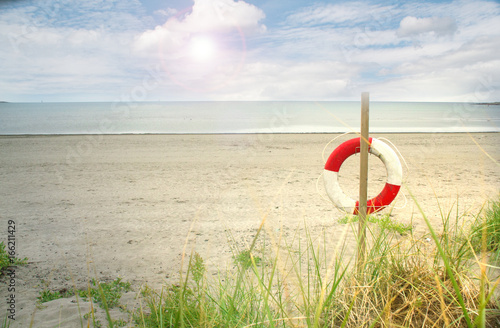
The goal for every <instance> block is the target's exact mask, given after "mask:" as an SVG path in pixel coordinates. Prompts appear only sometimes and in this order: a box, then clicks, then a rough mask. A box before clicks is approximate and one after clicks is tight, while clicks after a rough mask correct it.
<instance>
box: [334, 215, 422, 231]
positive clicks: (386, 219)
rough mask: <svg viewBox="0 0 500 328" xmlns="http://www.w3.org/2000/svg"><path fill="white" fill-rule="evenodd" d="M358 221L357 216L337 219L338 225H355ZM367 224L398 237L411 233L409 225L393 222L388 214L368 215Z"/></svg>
mask: <svg viewBox="0 0 500 328" xmlns="http://www.w3.org/2000/svg"><path fill="white" fill-rule="evenodd" d="M358 221H359V216H357V215H346V216H344V217H343V218H341V219H339V221H338V222H339V223H340V224H347V223H356V222H358ZM368 222H370V223H374V224H377V225H378V227H379V228H380V229H383V230H385V231H390V232H396V233H399V234H400V235H406V234H408V233H410V232H411V230H412V226H411V224H405V223H401V222H394V221H393V220H392V219H391V217H390V214H385V215H382V216H378V215H368Z"/></svg>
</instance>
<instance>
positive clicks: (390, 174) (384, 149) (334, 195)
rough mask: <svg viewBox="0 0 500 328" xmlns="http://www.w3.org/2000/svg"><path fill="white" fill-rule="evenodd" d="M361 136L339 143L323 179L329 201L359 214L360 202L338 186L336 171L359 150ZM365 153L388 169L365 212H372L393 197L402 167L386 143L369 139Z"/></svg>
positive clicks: (398, 186) (379, 208) (382, 206)
mask: <svg viewBox="0 0 500 328" xmlns="http://www.w3.org/2000/svg"><path fill="white" fill-rule="evenodd" d="M360 140H361V138H354V139H350V140H347V141H346V142H344V143H342V144H341V145H340V146H338V147H337V148H336V149H335V150H334V151H333V152H332V153H331V154H330V157H329V158H328V160H327V161H326V164H325V171H324V181H325V188H326V192H327V194H328V197H330V199H331V201H332V202H333V203H334V204H335V206H337V207H338V208H339V209H341V210H344V211H346V212H351V213H354V214H358V211H359V201H355V200H354V199H352V198H351V197H349V196H347V195H346V194H345V193H344V192H343V191H342V188H341V187H340V184H339V180H338V174H339V170H340V167H341V166H342V163H344V161H345V160H346V159H347V158H348V157H350V156H351V155H354V154H356V153H359V151H360ZM368 142H369V147H368V152H369V153H370V154H373V155H375V156H377V157H378V158H380V160H381V161H382V162H383V163H384V165H385V168H386V170H387V181H386V183H385V186H384V189H382V191H381V192H380V194H378V195H377V196H376V197H375V198H372V199H370V200H368V202H367V209H366V213H367V214H370V213H375V212H378V211H380V210H382V209H383V208H384V207H386V206H388V205H389V204H390V203H391V202H392V201H393V200H394V198H396V196H397V194H398V192H399V189H400V188H401V182H402V179H403V168H402V167H401V162H400V161H399V158H398V155H396V153H395V152H394V150H392V148H391V147H389V146H388V145H387V144H386V143H384V142H382V141H380V140H378V139H375V138H369V140H368Z"/></svg>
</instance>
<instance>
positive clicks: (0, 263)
mask: <svg viewBox="0 0 500 328" xmlns="http://www.w3.org/2000/svg"><path fill="white" fill-rule="evenodd" d="M27 263H28V258H27V257H25V258H23V259H19V258H16V257H14V258H12V257H10V256H9V253H8V252H7V250H6V249H5V244H4V243H3V242H0V274H2V273H3V271H4V270H5V269H6V268H8V267H9V266H13V265H25V264H27Z"/></svg>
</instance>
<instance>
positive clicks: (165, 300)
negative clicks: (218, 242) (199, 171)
mask: <svg viewBox="0 0 500 328" xmlns="http://www.w3.org/2000/svg"><path fill="white" fill-rule="evenodd" d="M417 205H418V203H417ZM455 206H456V209H450V210H449V211H448V212H445V211H443V209H441V208H440V213H441V214H440V215H441V224H440V225H439V229H438V228H436V227H434V226H432V225H431V224H430V221H429V220H428V217H427V215H426V213H425V212H424V211H423V209H421V208H420V211H421V214H422V217H423V218H424V221H425V223H426V225H427V228H428V231H429V233H428V234H427V235H419V236H416V235H414V232H413V230H412V229H411V225H401V224H400V223H397V222H394V221H393V220H391V219H390V218H389V216H388V215H384V216H371V219H370V220H369V222H370V223H371V224H369V225H368V238H367V242H368V247H367V256H366V260H365V262H364V263H361V267H360V269H358V267H357V266H355V265H354V263H352V262H354V259H351V258H350V257H348V256H347V254H346V245H345V244H344V243H342V242H340V243H339V244H337V247H336V248H335V249H332V248H331V247H330V246H329V247H327V246H326V243H325V242H324V241H325V240H327V239H328V238H329V237H330V236H327V235H323V236H317V237H313V236H312V234H311V233H310V232H309V230H308V227H307V225H304V227H298V228H297V229H296V231H295V233H293V234H292V235H290V236H288V237H287V238H284V237H283V236H281V235H280V236H275V237H274V239H272V238H269V236H268V235H267V234H265V233H264V228H263V227H264V224H262V225H261V226H260V228H259V230H258V232H257V234H256V236H255V238H254V240H253V241H252V243H251V245H250V246H249V247H248V248H246V249H244V250H237V249H234V250H233V251H234V255H233V261H234V264H235V265H236V266H235V267H234V268H228V269H226V270H225V271H219V272H218V274H216V275H215V276H214V275H213V274H210V275H208V274H207V267H206V264H205V261H204V259H203V258H202V257H201V256H200V255H199V254H198V253H196V252H193V253H192V254H191V255H190V256H189V261H187V264H186V267H185V268H183V270H182V271H181V272H182V274H181V278H180V280H179V282H178V283H176V284H169V285H165V286H164V287H163V288H162V289H161V290H153V289H151V288H149V287H144V288H143V289H142V290H141V291H140V299H141V300H142V302H143V306H141V308H140V309H138V310H136V311H132V312H131V314H130V315H131V318H130V319H131V321H132V322H133V326H134V327H141V328H150V327H162V328H166V327H355V328H358V327H376V328H379V327H380V328H382V327H384V328H385V327H387V328H389V327H391V328H392V327H408V328H413V327H415V328H416V327H481V328H482V327H499V326H500V304H499V301H498V299H497V297H495V290H496V288H497V285H498V283H499V282H500V279H498V280H493V281H491V280H490V279H489V278H488V275H487V274H486V272H487V270H486V269H487V263H486V262H485V259H486V258H487V256H486V255H487V254H488V252H489V253H491V254H492V253H495V252H498V251H499V248H500V247H499V244H498V240H500V236H499V235H500V229H497V228H495V225H496V224H497V221H498V213H499V208H500V199H499V200H495V201H492V202H491V203H490V205H489V207H488V208H487V209H485V210H484V211H481V212H479V213H477V214H476V215H474V216H473V217H472V223H471V224H467V223H466V221H467V220H469V221H470V220H471V218H470V213H468V212H465V213H462V214H460V213H459V210H458V202H457V204H456V205H455ZM345 220H346V222H343V223H349V222H351V223H352V221H349V219H345ZM351 230H352V231H351ZM356 232H357V226H355V225H344V235H342V236H341V235H339V236H334V237H335V239H336V240H339V241H342V240H343V237H344V236H345V235H348V234H356ZM401 234H403V235H404V237H403V238H402V237H401ZM271 239H272V240H271ZM429 239H430V242H429ZM233 242H234V239H233ZM235 248H236V247H235ZM490 259H492V260H493V261H495V260H497V259H496V258H495V257H491V258H490ZM489 265H490V266H491V265H493V266H494V265H497V263H495V262H490V263H489ZM495 279H497V278H495ZM129 288H130V285H129V284H127V283H124V282H122V281H121V280H120V279H117V280H115V281H113V282H110V283H98V282H97V281H95V280H94V281H92V286H89V289H88V290H87V291H79V292H78V293H80V294H79V295H80V296H81V297H85V298H87V299H90V300H91V301H92V302H94V303H97V304H100V305H101V307H103V308H105V309H106V312H107V316H108V317H107V319H108V326H109V327H120V326H124V325H126V324H127V323H126V322H125V321H123V320H121V321H117V320H113V319H112V318H111V316H110V315H109V311H108V310H107V309H108V307H110V306H116V305H118V304H119V299H120V297H119V295H121V293H122V292H123V291H125V290H128V289H129ZM60 295H62V293H61V292H59V294H57V293H56V292H52V293H51V292H46V293H44V294H43V295H42V294H41V298H43V299H47V300H48V299H50V298H53V297H59V296H60ZM91 315H92V321H91V323H93V325H94V327H99V326H102V324H101V323H100V322H98V321H97V320H96V319H95V317H94V315H93V313H90V314H88V315H87V316H88V318H89V319H90V316H91ZM4 326H5V325H4Z"/></svg>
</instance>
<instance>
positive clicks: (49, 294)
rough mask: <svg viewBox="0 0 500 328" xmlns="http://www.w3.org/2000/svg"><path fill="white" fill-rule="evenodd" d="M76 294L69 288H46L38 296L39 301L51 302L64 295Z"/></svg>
mask: <svg viewBox="0 0 500 328" xmlns="http://www.w3.org/2000/svg"><path fill="white" fill-rule="evenodd" d="M72 295H74V293H72V292H71V291H69V290H67V289H61V290H58V291H50V290H44V291H41V292H40V296H38V297H37V298H38V302H40V303H45V302H50V301H53V300H57V299H60V298H64V297H70V296H72Z"/></svg>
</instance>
